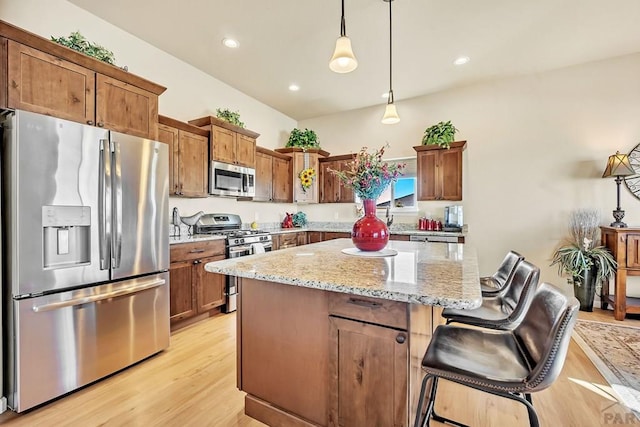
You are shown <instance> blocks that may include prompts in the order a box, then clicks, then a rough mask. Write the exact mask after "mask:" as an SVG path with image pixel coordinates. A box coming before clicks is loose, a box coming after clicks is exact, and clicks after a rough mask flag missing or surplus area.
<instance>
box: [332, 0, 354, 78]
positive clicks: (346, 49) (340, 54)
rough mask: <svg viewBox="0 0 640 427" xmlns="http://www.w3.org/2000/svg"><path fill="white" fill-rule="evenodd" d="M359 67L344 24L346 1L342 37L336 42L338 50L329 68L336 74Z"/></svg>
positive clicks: (341, 28) (342, 20)
mask: <svg viewBox="0 0 640 427" xmlns="http://www.w3.org/2000/svg"><path fill="white" fill-rule="evenodd" d="M357 67H358V61H357V60H356V57H355V55H354V54H353V50H352V49H351V40H349V37H347V27H346V25H345V22H344V0H342V18H341V19H340V37H338V40H337V41H336V49H335V50H334V51H333V56H332V57H331V60H330V61H329V68H330V69H331V71H334V72H336V73H350V72H351V71H353V70H355V69H356V68H357Z"/></svg>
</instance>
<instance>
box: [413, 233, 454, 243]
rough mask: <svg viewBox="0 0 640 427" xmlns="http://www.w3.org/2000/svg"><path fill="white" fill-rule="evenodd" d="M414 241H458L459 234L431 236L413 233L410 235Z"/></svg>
mask: <svg viewBox="0 0 640 427" xmlns="http://www.w3.org/2000/svg"><path fill="white" fill-rule="evenodd" d="M409 240H410V241H412V242H440V243H458V236H440V235H438V236H431V235H423V234H412V235H410V236H409Z"/></svg>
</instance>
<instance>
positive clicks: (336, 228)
mask: <svg viewBox="0 0 640 427" xmlns="http://www.w3.org/2000/svg"><path fill="white" fill-rule="evenodd" d="M352 227H353V224H346V225H333V226H310V227H294V228H261V230H262V231H266V232H268V233H270V234H286V233H297V232H299V231H328V232H333V233H351V229H352ZM389 233H390V234H403V235H406V236H409V235H419V236H465V235H466V234H467V233H465V232H451V231H422V230H417V229H410V228H409V229H394V228H393V227H392V228H391V229H390V230H389ZM218 239H224V236H217V235H211V234H193V235H189V234H188V233H186V232H184V233H182V234H181V235H180V236H169V244H170V245H174V244H179V243H193V242H202V241H206V240H218Z"/></svg>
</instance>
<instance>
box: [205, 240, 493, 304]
mask: <svg viewBox="0 0 640 427" xmlns="http://www.w3.org/2000/svg"><path fill="white" fill-rule="evenodd" d="M345 248H353V244H352V243H351V240H350V239H336V240H329V241H325V242H320V243H314V244H310V245H303V246H296V247H292V248H288V249H281V250H279V251H273V252H267V253H264V254H256V255H251V256H246V257H240V258H234V259H227V260H223V261H216V262H211V263H207V264H206V265H205V269H206V270H207V271H209V272H212V273H222V274H227V275H232V276H239V277H247V278H252V279H259V280H265V281H269V282H277V283H283V284H286V285H293V286H303V287H307V288H316V289H323V290H328V291H334V292H343V293H348V294H353V295H363V296H370V297H374V298H383V299H389V300H394V301H401V302H409V303H417V304H424V305H438V306H442V307H454V308H476V307H478V306H479V305H480V303H481V302H482V296H481V293H480V282H479V278H478V260H477V255H476V251H475V249H474V248H472V247H470V246H468V245H463V244H457V243H452V244H443V243H424V242H405V241H390V242H389V244H388V245H387V247H386V248H385V250H386V249H395V250H397V251H398V254H397V255H395V256H389V257H361V256H354V255H347V254H344V253H342V249H345Z"/></svg>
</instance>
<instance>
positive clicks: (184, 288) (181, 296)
mask: <svg viewBox="0 0 640 427" xmlns="http://www.w3.org/2000/svg"><path fill="white" fill-rule="evenodd" d="M193 272H194V269H193V261H179V262H172V263H171V264H170V266H169V300H170V303H169V315H170V319H171V322H175V321H177V320H181V319H186V318H187V317H191V316H194V315H195V314H196V306H195V302H196V295H195V292H194V290H195V286H194V279H195V277H194V276H193Z"/></svg>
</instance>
